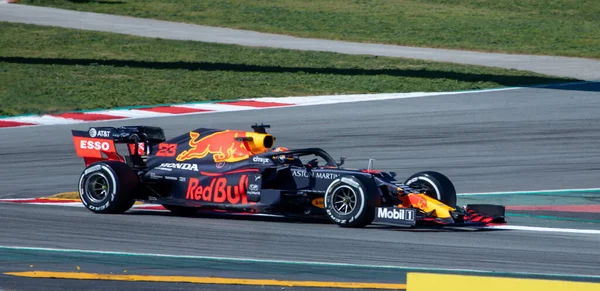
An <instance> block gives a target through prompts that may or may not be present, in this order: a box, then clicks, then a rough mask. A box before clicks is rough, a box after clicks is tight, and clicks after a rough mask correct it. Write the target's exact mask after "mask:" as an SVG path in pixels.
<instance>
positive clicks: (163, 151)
mask: <svg viewBox="0 0 600 291" xmlns="http://www.w3.org/2000/svg"><path fill="white" fill-rule="evenodd" d="M176 153H177V144H175V143H159V144H158V151H157V152H156V156H157V157H174V156H175V154H176Z"/></svg>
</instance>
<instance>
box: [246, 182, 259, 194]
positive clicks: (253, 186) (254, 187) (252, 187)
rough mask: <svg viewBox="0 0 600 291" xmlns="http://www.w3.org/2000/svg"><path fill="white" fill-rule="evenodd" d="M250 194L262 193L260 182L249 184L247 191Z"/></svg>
mask: <svg viewBox="0 0 600 291" xmlns="http://www.w3.org/2000/svg"><path fill="white" fill-rule="evenodd" d="M246 194H248V195H256V196H259V195H260V186H259V185H258V184H250V185H248V191H247V192H246Z"/></svg>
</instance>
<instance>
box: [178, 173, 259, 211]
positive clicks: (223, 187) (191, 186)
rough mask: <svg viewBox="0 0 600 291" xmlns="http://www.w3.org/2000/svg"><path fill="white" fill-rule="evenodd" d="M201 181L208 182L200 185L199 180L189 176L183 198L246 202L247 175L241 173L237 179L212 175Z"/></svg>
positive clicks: (216, 201) (231, 202) (229, 202)
mask: <svg viewBox="0 0 600 291" xmlns="http://www.w3.org/2000/svg"><path fill="white" fill-rule="evenodd" d="M202 182H203V183H208V185H202V184H201V183H200V180H198V179H196V178H190V179H189V182H188V187H187V191H186V194H185V199H188V200H194V201H205V202H215V203H227V204H240V203H241V204H247V203H248V197H247V196H246V194H247V193H246V188H247V185H248V176H247V175H242V176H241V177H240V178H239V180H238V179H234V178H232V177H214V178H212V179H206V180H202Z"/></svg>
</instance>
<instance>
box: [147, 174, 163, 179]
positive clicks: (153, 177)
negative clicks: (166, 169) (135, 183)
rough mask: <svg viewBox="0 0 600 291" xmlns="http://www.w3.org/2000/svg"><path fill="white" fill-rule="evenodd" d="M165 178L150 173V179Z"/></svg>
mask: <svg viewBox="0 0 600 291" xmlns="http://www.w3.org/2000/svg"><path fill="white" fill-rule="evenodd" d="M162 178H163V176H159V175H157V174H155V173H150V179H162Z"/></svg>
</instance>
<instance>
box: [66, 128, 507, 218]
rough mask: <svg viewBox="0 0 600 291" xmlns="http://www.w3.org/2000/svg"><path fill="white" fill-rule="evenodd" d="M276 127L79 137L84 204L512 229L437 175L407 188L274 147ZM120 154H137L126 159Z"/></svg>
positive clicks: (99, 132) (120, 131)
mask: <svg viewBox="0 0 600 291" xmlns="http://www.w3.org/2000/svg"><path fill="white" fill-rule="evenodd" d="M269 127H270V126H269V125H264V124H260V125H258V124H255V125H253V126H251V128H252V129H253V130H252V131H242V130H231V129H210V128H198V129H196V130H193V131H189V132H186V133H184V134H181V135H179V136H176V137H174V138H172V139H169V140H167V139H166V138H165V134H164V132H163V130H162V129H161V128H159V127H152V126H122V127H91V128H89V130H87V131H81V130H72V134H73V141H74V145H75V149H76V153H77V155H78V156H79V157H82V158H83V159H84V162H85V165H86V168H85V169H84V170H83V172H82V173H81V176H80V178H79V183H78V188H79V195H80V198H81V202H82V203H83V205H84V206H85V207H86V208H87V209H89V210H90V211H92V212H94V213H112V214H116V213H123V212H126V211H128V210H129V209H130V208H131V207H132V206H133V204H134V203H135V201H141V202H144V203H151V204H160V205H162V206H164V208H166V209H168V210H170V211H172V212H174V213H176V214H180V215H189V214H193V213H195V212H196V211H197V210H198V209H205V210H206V209H207V210H216V211H226V212H231V213H233V212H243V213H269V214H275V215H282V216H288V217H298V216H307V217H321V218H328V219H329V220H330V221H331V222H333V223H335V224H337V225H339V226H342V227H365V226H367V225H370V224H384V225H392V226H408V227H414V226H417V225H427V224H429V225H432V224H433V225H445V226H447V225H488V224H496V223H505V219H504V211H505V209H504V206H501V205H487V204H478V205H467V206H461V207H459V206H457V205H456V202H457V201H456V200H457V199H456V191H455V188H454V185H453V184H452V182H451V181H450V180H449V179H448V178H447V177H446V176H444V175H443V174H441V173H438V172H435V171H425V172H419V173H416V174H414V175H411V176H410V177H408V178H407V179H406V180H405V181H404V182H400V181H398V180H396V178H395V176H396V174H395V173H394V172H384V171H378V170H374V169H373V167H372V160H369V166H368V167H367V168H366V169H349V168H343V167H342V165H343V164H344V158H340V161H339V162H337V161H336V160H334V159H333V158H332V157H331V156H330V155H329V154H328V153H327V152H325V151H324V150H323V149H321V148H301V149H291V150H290V149H288V148H284V147H274V144H275V137H274V136H273V135H271V134H269V133H267V132H266V129H267V128H269ZM117 146H123V147H125V148H126V149H127V152H128V155H126V156H123V155H121V154H119V152H118V151H117Z"/></svg>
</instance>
